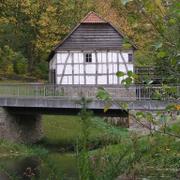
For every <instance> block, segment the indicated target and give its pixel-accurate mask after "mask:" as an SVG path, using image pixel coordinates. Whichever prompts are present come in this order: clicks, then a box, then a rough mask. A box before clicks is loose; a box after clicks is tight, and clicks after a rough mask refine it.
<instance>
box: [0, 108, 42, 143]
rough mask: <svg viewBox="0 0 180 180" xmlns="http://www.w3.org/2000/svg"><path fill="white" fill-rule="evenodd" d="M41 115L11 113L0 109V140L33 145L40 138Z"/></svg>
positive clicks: (5, 109)
mask: <svg viewBox="0 0 180 180" xmlns="http://www.w3.org/2000/svg"><path fill="white" fill-rule="evenodd" d="M42 135H43V133H42V126H41V115H40V114H38V113H33V112H31V113H23V112H21V113H12V112H11V111H10V110H9V109H7V108H3V107H0V139H5V140H9V141H12V142H18V143H35V142H37V141H39V140H40V139H41V138H42Z"/></svg>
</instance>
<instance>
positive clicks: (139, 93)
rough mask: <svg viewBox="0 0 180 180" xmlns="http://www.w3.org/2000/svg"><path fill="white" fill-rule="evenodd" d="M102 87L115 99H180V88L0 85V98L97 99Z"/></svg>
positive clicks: (33, 84)
mask: <svg viewBox="0 0 180 180" xmlns="http://www.w3.org/2000/svg"><path fill="white" fill-rule="evenodd" d="M100 87H103V88H104V89H105V90H106V91H107V92H108V93H109V94H110V95H111V96H112V97H113V98H116V99H120V100H125V101H133V100H134V101H135V100H149V99H156V100H166V99H179V98H180V86H171V87H168V86H167V87H164V86H148V87H147V86H142V85H137V86H130V87H129V88H126V87H124V86H112V85H105V86H94V85H53V84H36V83H32V84H0V97H23V98H28V97H36V98H38V97H39V98H40V97H41V98H42V97H44V98H45V97H55V98H69V99H70V98H77V97H81V96H85V97H89V98H96V95H97V92H98V90H99V88H100Z"/></svg>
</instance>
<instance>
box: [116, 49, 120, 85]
mask: <svg viewBox="0 0 180 180" xmlns="http://www.w3.org/2000/svg"><path fill="white" fill-rule="evenodd" d="M118 71H119V52H117V72H118ZM117 83H118V84H120V79H119V77H117Z"/></svg>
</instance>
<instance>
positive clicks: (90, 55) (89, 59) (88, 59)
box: [85, 53, 92, 63]
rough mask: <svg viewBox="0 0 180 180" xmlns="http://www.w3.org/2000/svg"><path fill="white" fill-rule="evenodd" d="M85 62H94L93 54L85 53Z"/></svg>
mask: <svg viewBox="0 0 180 180" xmlns="http://www.w3.org/2000/svg"><path fill="white" fill-rule="evenodd" d="M85 62H86V63H91V62H92V53H85Z"/></svg>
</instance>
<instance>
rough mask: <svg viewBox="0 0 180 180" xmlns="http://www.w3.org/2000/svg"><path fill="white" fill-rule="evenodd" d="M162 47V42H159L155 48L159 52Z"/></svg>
mask: <svg viewBox="0 0 180 180" xmlns="http://www.w3.org/2000/svg"><path fill="white" fill-rule="evenodd" d="M162 45H163V43H162V42H158V43H156V44H155V45H154V46H155V49H156V50H158V49H160V48H162Z"/></svg>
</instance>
